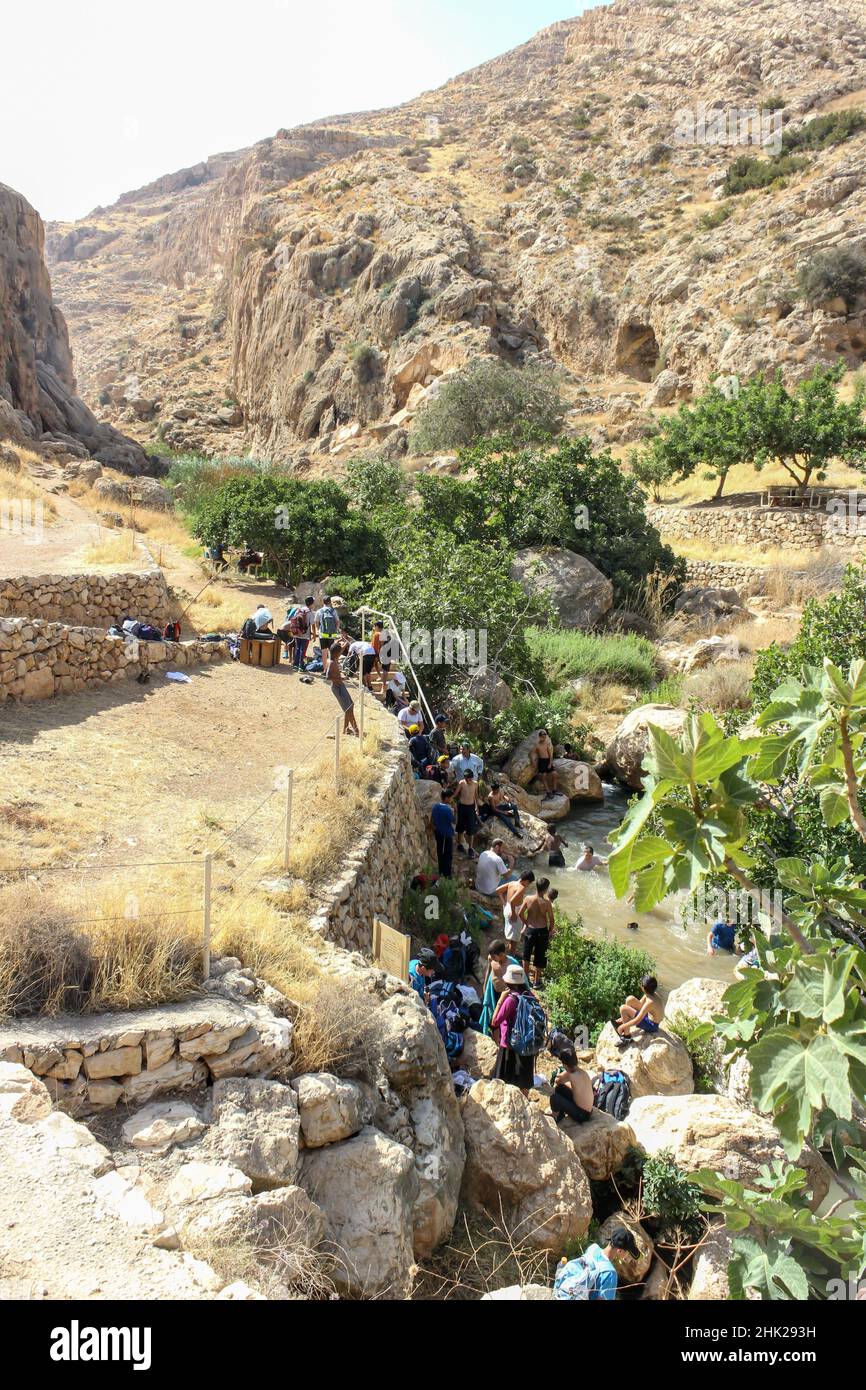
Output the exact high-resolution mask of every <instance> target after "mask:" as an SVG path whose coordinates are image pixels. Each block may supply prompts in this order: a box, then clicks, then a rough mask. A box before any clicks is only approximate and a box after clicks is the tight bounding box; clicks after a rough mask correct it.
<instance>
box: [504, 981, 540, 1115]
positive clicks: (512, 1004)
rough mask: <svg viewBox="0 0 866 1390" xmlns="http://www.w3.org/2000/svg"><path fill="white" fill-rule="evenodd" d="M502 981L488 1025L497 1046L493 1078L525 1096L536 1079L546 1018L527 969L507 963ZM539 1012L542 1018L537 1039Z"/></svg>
mask: <svg viewBox="0 0 866 1390" xmlns="http://www.w3.org/2000/svg"><path fill="white" fill-rule="evenodd" d="M502 980H503V983H504V985H505V990H504V992H503V993H502V994H501V995H500V996H499V1003H498V1004H497V1005H496V1011H495V1013H494V1015H493V1018H492V1020H491V1024H490V1031H491V1032H492V1034H493V1038H494V1041H495V1042H496V1043H497V1044H498V1045H499V1051H498V1053H497V1054H496V1067H495V1069H494V1072H493V1078H494V1080H495V1081H504V1082H506V1084H507V1085H509V1086H517V1087H518V1088H519V1089H520V1090H521V1091H522V1092H523V1094H524V1095H525V1096H528V1095H529V1092H530V1090H531V1088H532V1086H533V1085H534V1082H535V1058H536V1056H537V1054H538V1053H539V1052H540V1051H541V1049H542V1047H543V1046H544V1039H545V1037H546V1035H547V1019H546V1018H545V1017H544V1010H543V1009H542V1007H541V1005H540V1004H539V1002H538V1000H537V999H536V997H535V995H534V994H533V993H532V991H531V990H530V988H529V985H528V984H527V982H526V972H525V971H524V969H523V967H522V966H521V965H509V966H508V968H507V970H505V972H504V974H503V976H502ZM538 1015H540V1018H541V1037H540V1039H539V1038H538Z"/></svg>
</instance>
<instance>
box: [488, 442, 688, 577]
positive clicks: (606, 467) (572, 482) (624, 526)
mask: <svg viewBox="0 0 866 1390" xmlns="http://www.w3.org/2000/svg"><path fill="white" fill-rule="evenodd" d="M462 462H463V466H464V467H465V468H471V469H472V471H473V475H474V476H473V485H474V487H475V489H476V491H477V492H478V494H479V496H480V497H481V498H482V500H483V503H484V511H485V513H486V522H485V525H486V528H487V530H488V533H492V534H493V535H499V536H501V537H502V539H503V540H504V541H507V542H508V544H509V545H511V546H513V547H514V548H515V549H522V548H523V547H526V546H544V545H556V546H564V547H565V548H566V549H568V550H573V551H575V552H576V553H577V554H579V555H585V556H586V558H587V559H588V560H591V561H592V563H593V564H594V565H597V567H598V568H599V569H600V570H601V571H602V573H603V574H606V575H607V576H608V578H610V579H612V580H613V582H614V585H615V587H616V588H617V590H618V591H619V592H620V593H621V592H623V591H624V590H626V589H627V588H628V587H629V586H630V585H632V584H636V583H640V582H641V581H642V580H643V579H644V578H645V577H646V575H647V574H650V573H652V571H653V570H659V571H662V572H664V573H673V574H681V573H682V569H683V562H682V561H680V560H678V559H677V557H676V556H675V555H674V552H673V551H672V550H671V549H670V547H669V546H666V545H664V544H663V543H662V541H661V538H660V536H659V533H658V531H657V530H656V529H655V527H654V526H653V525H652V524H651V523H650V522H649V520H648V518H647V514H646V502H645V499H644V496H643V493H642V492H641V489H640V487H639V486H638V484H637V482H636V480H635V479H634V478H631V477H628V476H627V475H626V474H624V473H623V472H622V469H621V468H620V466H619V464H618V462H617V461H616V459H614V458H613V457H612V456H611V454H610V453H608V451H607V450H604V451H603V452H602V453H599V454H595V453H593V450H592V445H591V443H590V441H589V440H588V439H587V438H585V437H580V438H577V439H563V440H560V441H559V443H558V444H557V445H556V447H555V448H550V447H547V448H544V447H529V446H524V447H518V446H514V445H513V444H511V443H510V442H509V441H507V440H503V439H491V440H488V441H486V442H485V443H483V444H481V445H478V446H477V447H476V448H475V449H472V450H469V451H468V452H466V453H465V454H463V455H462Z"/></svg>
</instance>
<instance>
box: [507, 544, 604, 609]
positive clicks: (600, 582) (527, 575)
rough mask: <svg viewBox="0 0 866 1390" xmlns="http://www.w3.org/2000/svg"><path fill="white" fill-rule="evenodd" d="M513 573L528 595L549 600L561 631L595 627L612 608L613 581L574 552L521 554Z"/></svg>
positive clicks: (512, 570)
mask: <svg viewBox="0 0 866 1390" xmlns="http://www.w3.org/2000/svg"><path fill="white" fill-rule="evenodd" d="M510 573H511V578H512V579H516V580H517V582H518V583H519V584H521V585H522V586H523V588H524V589H525V590H526V592H527V593H528V594H531V595H535V594H537V595H540V596H543V597H545V598H549V599H550V601H551V603H552V604H553V607H554V609H555V611H556V615H557V618H558V621H559V625H560V627H569V628H591V627H595V625H596V624H597V623H599V622H601V620H602V618H603V617H604V615H605V613H607V612H608V610H609V609H611V608H612V607H613V585H612V584H611V582H610V580H609V579H606V578H605V576H604V575H603V574H602V573H601V571H600V570H597V569H596V567H595V565H593V564H592V563H591V561H589V560H587V559H585V558H584V556H583V555H576V554H575V553H574V551H573V550H558V549H551V550H538V549H534V548H532V549H529V550H519V551H518V552H517V554H516V555H515V557H514V559H513V561H512V564H511V571H510Z"/></svg>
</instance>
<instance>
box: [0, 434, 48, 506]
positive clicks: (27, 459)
mask: <svg viewBox="0 0 866 1390" xmlns="http://www.w3.org/2000/svg"><path fill="white" fill-rule="evenodd" d="M13 456H15V458H16V461H15V462H13V461H12V458H13ZM41 462H42V460H41V459H40V458H39V455H38V454H34V453H31V451H30V450H29V449H19V448H18V447H17V446H16V445H9V444H6V443H4V444H3V448H2V453H0V494H2V497H3V501H4V502H30V503H37V502H41V504H42V519H43V521H45V522H51V521H53V520H54V519H55V518H56V516H57V508H56V507H55V505H54V503H53V502H52V500H51V498H50V496H49V495H48V493H47V492H45V491H44V489H43V488H41V487H39V485H38V483H34V482H32V481H31V479H30V477H29V476H28V473H27V468H28V465H30V464H40V463H41Z"/></svg>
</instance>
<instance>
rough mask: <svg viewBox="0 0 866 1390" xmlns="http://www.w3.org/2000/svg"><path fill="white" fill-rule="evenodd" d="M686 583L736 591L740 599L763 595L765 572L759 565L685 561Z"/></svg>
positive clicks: (765, 581) (765, 584)
mask: <svg viewBox="0 0 866 1390" xmlns="http://www.w3.org/2000/svg"><path fill="white" fill-rule="evenodd" d="M793 573H796V571H794V572H793ZM686 583H687V584H689V585H691V584H700V585H706V586H707V587H708V588H713V589H736V590H737V593H738V594H740V595H741V596H742V597H747V596H748V595H750V594H762V593H764V591H765V589H766V587H767V571H766V569H762V568H761V567H760V565H740V564H737V563H735V562H728V561H723V560H687V561H686Z"/></svg>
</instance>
